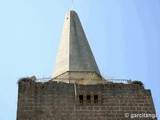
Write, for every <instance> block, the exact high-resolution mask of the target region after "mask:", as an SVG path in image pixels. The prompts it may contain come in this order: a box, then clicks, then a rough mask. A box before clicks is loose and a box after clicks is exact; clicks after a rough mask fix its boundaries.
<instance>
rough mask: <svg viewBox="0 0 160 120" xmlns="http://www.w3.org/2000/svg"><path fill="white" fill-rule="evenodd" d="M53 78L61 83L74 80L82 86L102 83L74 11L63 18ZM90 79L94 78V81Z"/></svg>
mask: <svg viewBox="0 0 160 120" xmlns="http://www.w3.org/2000/svg"><path fill="white" fill-rule="evenodd" d="M53 78H55V79H56V80H58V81H59V80H60V81H63V82H73V81H74V82H75V80H76V82H78V83H83V84H92V83H97V82H98V83H99V82H102V80H100V79H102V77H101V75H100V71H99V69H98V66H97V64H96V61H95V58H94V56H93V53H92V51H91V48H90V46H89V43H88V41H87V38H86V35H85V32H84V30H83V28H82V25H81V22H80V20H79V17H78V15H77V13H76V12H75V11H69V12H68V13H67V14H66V17H65V22H64V27H63V32H62V37H61V41H60V45H59V49H58V53H57V58H56V62H55V68H54V74H53ZM91 78H94V81H93V80H92V79H91ZM72 79H74V80H73V81H72ZM95 79H96V80H95ZM84 80H85V81H84ZM82 81H83V82H82ZM103 82H104V81H103Z"/></svg>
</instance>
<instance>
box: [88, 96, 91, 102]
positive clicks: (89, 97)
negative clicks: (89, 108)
mask: <svg viewBox="0 0 160 120" xmlns="http://www.w3.org/2000/svg"><path fill="white" fill-rule="evenodd" d="M87 102H88V103H90V102H91V96H90V95H87Z"/></svg>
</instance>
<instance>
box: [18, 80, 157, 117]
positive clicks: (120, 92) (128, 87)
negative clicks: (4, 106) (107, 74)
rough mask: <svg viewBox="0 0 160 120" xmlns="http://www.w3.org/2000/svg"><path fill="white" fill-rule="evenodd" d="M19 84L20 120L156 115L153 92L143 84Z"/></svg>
mask: <svg viewBox="0 0 160 120" xmlns="http://www.w3.org/2000/svg"><path fill="white" fill-rule="evenodd" d="M18 85H19V89H18V110H17V120H129V118H125V113H129V114H131V113H132V114H134V113H135V114H137V113H148V114H155V109H154V105H153V101H152V96H151V92H150V90H146V89H144V87H143V86H141V85H139V84H134V83H131V84H120V83H118V84H117V83H112V84H97V85H80V84H73V83H62V82H54V81H48V82H44V83H43V82H35V81H33V80H28V79H23V80H20V81H19V83H18ZM82 96H83V100H82ZM89 96H90V97H89ZM97 96H98V99H97ZM87 98H89V99H88V100H87ZM139 119H140V118H137V119H134V120H139ZM140 120H142V119H140ZM144 120H147V118H144ZM148 120H156V118H155V119H151V118H149V119H148Z"/></svg>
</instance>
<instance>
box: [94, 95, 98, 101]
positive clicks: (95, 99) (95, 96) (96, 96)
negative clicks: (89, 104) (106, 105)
mask: <svg viewBox="0 0 160 120" xmlns="http://www.w3.org/2000/svg"><path fill="white" fill-rule="evenodd" d="M94 103H98V95H94Z"/></svg>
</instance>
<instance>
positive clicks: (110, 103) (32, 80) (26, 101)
mask: <svg viewBox="0 0 160 120" xmlns="http://www.w3.org/2000/svg"><path fill="white" fill-rule="evenodd" d="M53 77H54V78H52V79H49V80H48V81H46V79H36V77H34V76H33V77H27V78H21V79H20V80H19V81H18V106H17V120H108V119H109V120H130V119H136V120H141V119H145V120H146V119H147V120H148V119H149V120H150V119H152V120H157V118H156V112H155V108H154V103H153V100H152V95H151V91H150V90H149V89H145V88H144V86H143V83H142V82H140V81H133V82H132V81H130V82H129V83H127V82H126V83H125V84H124V83H119V82H118V83H114V82H109V83H106V81H105V80H104V79H103V78H102V77H101V75H100V72H99V69H98V67H97V64H96V62H95V59H94V57H93V54H92V52H91V49H90V47H89V44H88V42H87V38H86V36H85V33H84V31H83V28H82V26H81V24H80V21H79V19H78V16H77V14H76V13H75V12H74V11H70V12H68V13H67V16H66V18H65V24H64V29H63V33H62V39H61V42H60V46H59V50H58V54H57V59H56V64H55V71H54V75H53ZM57 81H61V82H57ZM66 82H69V83H66ZM84 84H85V85H84ZM86 84H87V85H86ZM135 115H136V116H135Z"/></svg>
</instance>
